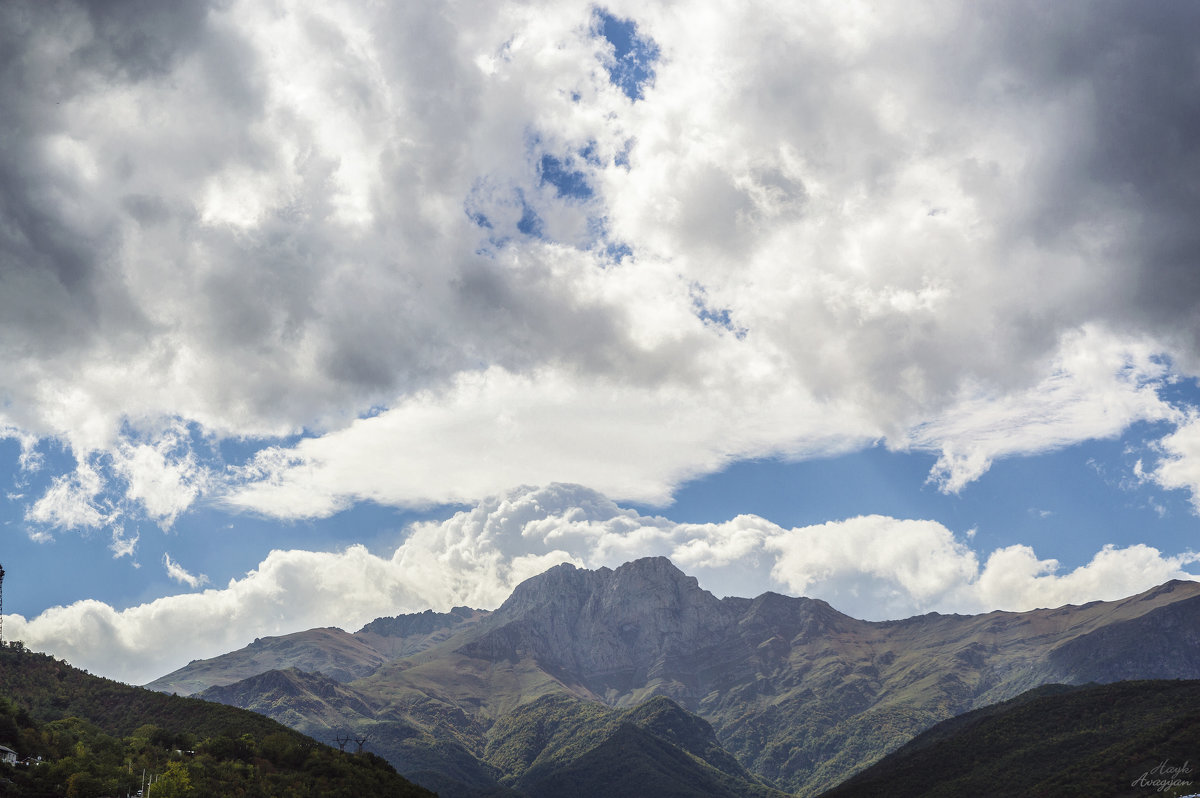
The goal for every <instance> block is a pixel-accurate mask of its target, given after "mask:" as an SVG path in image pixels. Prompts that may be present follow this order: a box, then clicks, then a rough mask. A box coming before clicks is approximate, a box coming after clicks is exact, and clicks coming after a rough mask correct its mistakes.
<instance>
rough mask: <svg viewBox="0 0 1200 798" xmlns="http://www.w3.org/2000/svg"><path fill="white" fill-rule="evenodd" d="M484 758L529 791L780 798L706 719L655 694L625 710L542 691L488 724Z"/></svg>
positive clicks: (542, 794)
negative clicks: (722, 742)
mask: <svg viewBox="0 0 1200 798" xmlns="http://www.w3.org/2000/svg"><path fill="white" fill-rule="evenodd" d="M484 759H485V761H487V762H488V763H489V764H491V765H493V766H494V767H496V768H497V769H498V770H499V771H501V772H502V773H504V774H505V775H504V776H503V777H502V778H501V780H500V781H501V783H502V784H504V785H506V786H510V787H512V788H514V789H515V790H517V791H518V792H519V793H520V794H522V795H528V796H530V797H531V798H554V796H562V795H572V796H575V797H576V798H591V796H595V798H606V796H610V795H626V796H656V797H657V796H662V797H664V798H665V797H666V796H678V797H679V798H687V797H689V796H695V798H785V794H784V793H781V792H779V791H777V790H774V789H771V788H770V787H768V786H766V785H765V784H763V783H761V782H760V781H759V780H758V779H756V778H754V776H752V775H751V774H750V773H748V772H747V771H746V770H745V768H743V767H742V766H741V765H740V764H739V763H738V761H737V760H736V759H734V758H733V757H732V756H730V755H729V753H728V752H726V751H725V749H724V748H722V747H721V745H720V743H718V742H717V739H716V735H715V734H714V733H713V730H712V726H710V725H709V724H708V723H707V722H705V721H704V720H703V719H701V718H698V717H696V716H695V715H692V714H691V713H688V712H686V711H684V710H683V709H682V708H681V707H680V706H679V705H678V704H676V703H675V702H674V701H671V700H670V699H669V698H665V697H662V696H659V697H657V698H652V699H650V700H649V701H646V702H645V703H642V704H639V705H638V706H637V707H634V708H632V709H626V710H614V709H610V708H607V707H604V706H603V705H601V704H597V703H595V702H590V701H581V700H579V699H576V698H571V697H568V696H563V695H555V696H544V697H542V698H539V699H537V700H536V701H532V702H530V703H528V704H524V705H522V706H521V707H519V708H518V709H517V710H515V711H514V712H512V713H509V714H508V715H506V716H505V717H504V718H503V720H501V721H499V722H497V723H496V724H495V726H493V728H492V730H491V733H490V734H489V743H488V746H487V748H486V749H485V751H484Z"/></svg>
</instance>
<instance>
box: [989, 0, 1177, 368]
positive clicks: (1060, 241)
mask: <svg viewBox="0 0 1200 798" xmlns="http://www.w3.org/2000/svg"><path fill="white" fill-rule="evenodd" d="M1197 30H1200V6H1197V5H1196V4H1194V3H1185V2H1165V3H1123V2H1099V3H1088V4H1055V5H1045V4H1036V3H1034V4H1010V3H1006V4H996V5H991V6H988V13H986V14H984V15H983V17H982V20H981V21H980V22H979V26H978V28H977V29H976V34H977V36H978V39H977V40H976V41H974V42H973V44H976V45H977V47H975V48H974V50H973V55H972V56H968V57H967V59H968V61H974V62H975V63H976V64H978V65H979V66H980V67H981V72H984V73H986V70H987V69H988V68H990V67H996V66H998V65H1001V64H1002V66H1003V67H1004V69H1005V70H1006V72H1007V73H1008V74H1007V75H1006V79H1005V85H1006V93H1007V94H1009V96H1010V99H1009V102H1011V104H1012V105H1013V106H1014V107H1016V108H1019V107H1020V106H1022V105H1024V104H1026V103H1034V104H1041V105H1043V106H1053V105H1054V104H1055V103H1064V104H1067V105H1069V106H1070V107H1071V108H1072V109H1073V110H1074V114H1073V115H1072V116H1071V117H1070V118H1068V119H1065V120H1062V121H1063V124H1064V127H1063V128H1062V129H1059V130H1057V131H1054V132H1055V133H1057V139H1054V140H1049V141H1040V142H1036V143H1035V146H1040V147H1042V153H1043V154H1042V158H1041V159H1040V162H1038V163H1037V164H1036V165H1035V168H1034V169H1033V170H1032V171H1031V173H1030V174H1029V175H1028V176H1027V178H1028V183H1027V185H1026V190H1027V192H1028V202H1027V203H1026V204H1025V206H1024V212H1023V213H1020V214H1018V215H1017V216H1016V218H1014V219H1012V223H1011V227H1010V235H1012V236H1013V237H1018V236H1026V237H1028V238H1029V239H1031V240H1033V241H1035V242H1037V243H1039V244H1043V245H1048V246H1051V247H1056V248H1058V247H1061V248H1064V249H1069V248H1071V247H1073V246H1076V245H1077V244H1079V243H1086V241H1082V242H1081V241H1080V239H1081V238H1086V237H1087V236H1088V235H1089V234H1091V235H1095V234H1101V235H1109V236H1111V238H1112V244H1111V245H1110V247H1109V248H1108V249H1107V251H1105V252H1103V253H1102V254H1103V255H1106V256H1108V257H1109V258H1111V259H1112V261H1113V262H1114V265H1115V268H1111V269H1097V273H1096V279H1097V281H1104V282H1106V283H1108V284H1107V285H1106V286H1105V287H1104V290H1103V292H1102V294H1101V297H1100V298H1098V299H1097V300H1096V306H1094V307H1091V308H1089V309H1088V310H1090V311H1091V312H1093V313H1096V314H1098V315H1100V316H1102V317H1109V318H1111V319H1112V320H1113V321H1115V322H1117V323H1119V324H1129V325H1132V326H1133V327H1135V328H1139V329H1143V330H1148V331H1151V332H1153V333H1154V334H1156V335H1159V336H1162V337H1163V338H1166V339H1168V340H1174V341H1176V342H1177V343H1178V344H1179V345H1181V346H1182V347H1183V351H1184V352H1186V353H1187V355H1188V356H1189V357H1190V358H1191V359H1192V362H1191V365H1190V368H1192V369H1193V370H1194V369H1195V368H1196V366H1197V365H1198V364H1200V360H1197V358H1198V357H1200V226H1198V225H1197V222H1196V220H1197V219H1200V44H1198V42H1197V39H1196V36H1195V32H1196V31H1197ZM989 59H995V60H991V61H990V63H989V62H988V60H989ZM976 74H977V75H978V74H979V73H976ZM1029 135H1030V136H1031V137H1039V136H1044V135H1045V132H1044V131H1039V130H1030V131H1029ZM1097 220H1102V221H1103V222H1104V225H1105V227H1104V228H1102V229H1099V230H1092V229H1091V228H1090V225H1091V224H1092V223H1093V222H1095V221H1097Z"/></svg>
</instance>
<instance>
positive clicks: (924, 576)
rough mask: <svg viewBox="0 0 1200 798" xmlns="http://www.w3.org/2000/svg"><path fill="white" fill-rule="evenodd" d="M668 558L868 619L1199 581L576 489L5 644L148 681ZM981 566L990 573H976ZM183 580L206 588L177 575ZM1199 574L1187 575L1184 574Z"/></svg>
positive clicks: (60, 613)
mask: <svg viewBox="0 0 1200 798" xmlns="http://www.w3.org/2000/svg"><path fill="white" fill-rule="evenodd" d="M647 555H665V556H668V557H671V558H672V560H673V561H674V562H675V563H676V565H678V566H679V567H680V568H682V569H683V570H685V571H687V572H688V573H691V574H694V575H696V576H697V577H698V578H699V579H700V583H701V585H702V586H704V587H705V588H707V589H709V590H712V591H714V592H715V593H717V594H718V595H746V596H753V595H758V594H759V593H761V592H763V591H765V590H776V591H780V592H786V593H791V594H797V595H800V594H802V595H808V596H813V597H818V598H824V599H826V600H828V601H830V602H831V603H832V604H833V605H834V606H835V607H837V608H838V609H840V610H842V611H844V612H847V613H849V614H851V615H855V616H857V617H862V618H868V619H885V618H899V617H906V616H909V615H913V614H917V613H923V612H929V611H934V610H936V611H941V612H965V613H971V612H981V611H985V610H991V609H996V608H1002V609H1008V610H1023V609H1032V608H1034V607H1045V606H1050V607H1053V606H1059V605H1062V604H1065V603H1077V604H1078V603H1083V602H1086V601H1091V600H1095V599H1115V598H1119V597H1123V596H1127V595H1132V594H1134V593H1137V592H1139V591H1142V590H1145V589H1147V588H1149V587H1152V586H1154V585H1157V584H1160V583H1162V582H1164V581H1166V580H1168V579H1192V578H1197V577H1196V576H1195V575H1194V574H1195V564H1196V563H1197V562H1198V561H1200V555H1195V554H1191V553H1183V554H1170V553H1163V552H1159V551H1157V550H1155V549H1153V548H1151V547H1148V546H1145V545H1134V546H1130V547H1127V548H1116V547H1113V546H1104V547H1103V548H1102V549H1100V550H1099V551H1097V552H1096V554H1095V556H1094V558H1093V559H1092V560H1091V562H1089V563H1088V564H1086V565H1084V566H1081V567H1079V568H1076V569H1075V570H1073V571H1070V572H1066V573H1060V572H1059V568H1058V564H1057V563H1056V562H1055V561H1053V560H1042V559H1039V558H1038V557H1037V555H1036V553H1035V552H1034V551H1033V550H1032V549H1031V548H1029V547H1027V546H1021V545H1014V546H1009V547H1006V548H1002V549H998V550H996V551H993V552H990V553H988V554H987V556H986V557H981V553H979V552H976V551H975V550H973V549H972V548H971V547H970V545H969V544H968V543H967V542H966V541H965V540H964V538H963V536H962V535H960V534H956V533H955V532H954V531H952V530H949V529H947V528H946V527H944V526H942V525H941V524H938V523H936V522H933V521H923V520H908V519H896V518H889V517H884V516H862V517H857V518H849V519H845V520H842V521H831V522H828V523H825V524H820V525H817V526H810V527H802V528H797V529H784V528H781V527H779V526H777V525H775V524H772V523H770V522H769V521H766V520H764V519H762V518H759V517H757V516H750V515H743V516H739V517H737V518H735V519H733V520H731V521H728V522H726V523H722V524H678V523H675V522H672V521H670V520H668V519H666V518H662V517H657V516H653V517H652V516H643V515H639V514H638V513H636V512H634V511H632V510H629V509H626V508H622V507H620V506H619V505H617V504H615V503H613V502H612V501H610V500H609V499H607V498H605V497H604V496H602V495H600V494H598V493H596V492H594V491H591V490H588V489H584V488H580V487H576V486H570V485H551V486H548V487H546V488H541V489H520V490H514V491H512V492H510V493H508V494H506V495H504V496H499V497H494V498H491V499H488V500H486V501H484V502H482V503H480V504H479V505H477V506H475V507H474V508H472V509H470V510H465V511H462V512H459V513H457V514H455V515H454V516H453V517H451V518H449V519H447V520H446V521H443V522H425V523H420V524H416V525H414V526H413V527H411V528H410V529H409V530H408V532H407V535H406V537H405V539H404V540H403V542H401V543H400V544H399V546H398V547H397V548H396V549H395V551H394V552H392V553H391V554H390V555H386V554H382V555H381V554H372V553H371V552H369V551H368V550H367V549H366V548H365V547H363V546H361V545H354V546H350V547H349V548H346V549H344V550H342V551H337V552H324V553H322V552H308V551H273V552H271V554H270V555H269V556H268V557H267V558H266V559H265V560H263V562H262V563H261V564H260V565H259V566H258V568H257V569H255V570H254V571H251V572H250V573H248V574H246V575H245V576H244V577H242V578H240V579H234V580H231V581H230V582H229V584H228V585H226V586H225V587H222V588H208V589H205V590H203V591H202V592H192V593H188V594H183V595H177V596H170V597H166V598H161V599H158V600H156V601H153V602H151V603H148V604H142V605H138V606H134V607H130V608H128V609H124V610H119V611H118V610H116V609H114V608H112V607H110V606H108V605H106V604H103V603H101V602H99V601H94V600H89V601H81V602H77V603H75V604H72V605H70V606H67V607H55V608H52V609H49V610H47V611H45V612H43V613H42V614H40V615H39V616H37V617H35V618H32V619H26V618H23V617H21V616H19V615H10V616H7V617H6V618H5V632H6V634H7V635H8V636H9V637H10V638H12V639H23V640H24V642H25V643H26V644H27V645H29V646H30V647H32V648H35V649H39V650H46V651H50V652H53V653H54V654H56V655H58V656H61V657H64V658H66V659H67V660H69V661H70V662H72V663H74V664H76V665H78V666H80V667H87V668H89V669H91V670H92V671H94V672H96V673H100V674H104V675H108V676H113V677H115V678H119V679H124V680H127V681H130V682H133V683H142V682H146V681H149V680H151V679H153V678H155V677H157V676H160V675H163V674H165V673H167V672H169V671H171V670H173V669H175V668H177V667H180V666H182V665H183V664H185V663H186V662H187V661H188V660H190V659H193V658H200V657H208V656H214V655H216V654H218V653H222V652H224V651H227V650H230V649H233V648H237V647H240V646H243V645H245V644H247V643H248V642H249V641H250V640H252V639H253V638H255V637H259V636H262V635H271V634H282V633H287V632H293V631H298V630H301V629H305V628H311V627H318V626H340V627H343V628H346V629H348V630H351V631H353V630H355V629H357V628H358V627H359V626H361V625H362V624H364V623H366V622H367V621H369V620H371V619H373V618H375V617H378V616H385V615H393V614H397V613H400V612H406V611H407V612H411V611H420V610H423V609H426V608H430V607H432V608H435V609H438V610H446V609H449V608H450V607H452V606H455V605H464V604H465V605H469V606H474V607H482V608H493V607H495V606H497V605H498V604H500V603H501V602H502V601H503V600H504V599H505V598H506V597H507V596H508V594H509V593H510V592H511V590H512V588H513V587H514V586H515V585H517V584H518V583H519V582H520V581H522V580H524V579H526V578H528V577H530V576H533V575H535V574H537V573H540V572H541V571H543V570H545V569H546V568H548V567H550V566H552V565H555V564H557V563H560V562H571V563H575V564H576V565H579V566H584V567H590V568H595V567H599V566H602V565H603V566H610V567H612V566H616V565H619V564H621V563H622V562H626V561H628V560H630V559H634V558H636V557H641V556H647ZM981 560H982V562H981ZM164 563H165V565H166V567H167V568H168V570H170V571H172V576H173V578H177V579H180V580H182V581H184V582H187V583H188V584H190V585H191V586H192V587H193V588H196V587H199V586H200V584H201V582H202V581H203V580H204V577H196V576H192V575H191V574H189V573H188V572H187V571H186V570H184V569H183V568H182V567H181V566H180V565H179V564H178V563H175V562H174V561H172V560H171V559H170V558H169V557H168V558H166V559H165V561H164ZM1189 568H1191V569H1192V570H1190V571H1189V570H1188V569H1189Z"/></svg>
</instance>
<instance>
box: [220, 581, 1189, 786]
mask: <svg viewBox="0 0 1200 798" xmlns="http://www.w3.org/2000/svg"><path fill="white" fill-rule="evenodd" d="M1148 634H1153V635H1155V636H1154V637H1153V641H1154V644H1155V646H1154V654H1153V655H1152V656H1151V655H1148V654H1147V653H1146V650H1145V649H1146V646H1145V645H1144V643H1143V641H1144V640H1146V639H1147V638H1146V637H1145V635H1148ZM1198 635H1200V585H1197V584H1196V583H1192V582H1171V583H1168V584H1166V585H1163V586H1161V587H1159V588H1156V589H1155V590H1152V591H1148V592H1147V593H1145V594H1142V595H1140V596H1134V597H1130V598H1128V599H1124V600H1121V601H1115V602H1093V603H1091V604H1087V605H1084V606H1081V607H1072V606H1067V607H1060V608H1056V609H1043V610H1034V611H1032V612H1023V613H1011V612H993V613H988V614H986V615H978V616H956V615H938V614H930V615H925V616H920V617H916V618H909V619H906V620H903V621H890V622H883V623H872V622H866V621H861V620H857V619H854V618H851V617H849V616H846V615H844V614H842V613H839V612H837V611H836V610H834V609H833V608H832V607H830V606H829V605H828V604H826V603H825V602H822V601H818V600H813V599H806V598H790V597H786V596H781V595H778V594H772V593H767V594H764V595H761V596H759V597H757V598H755V599H745V598H724V599H718V598H716V597H715V596H713V595H712V594H710V593H708V592H707V591H704V590H702V589H701V588H700V587H699V585H698V584H697V582H696V580H695V579H694V578H691V577H688V576H687V575H685V574H683V573H682V572H681V571H679V570H678V569H677V568H675V567H674V566H673V565H672V564H671V563H670V562H669V561H668V560H666V559H663V558H647V559H643V560H637V561H634V562H631V563H627V564H626V565H623V566H621V567H620V568H617V569H615V570H614V569H607V568H601V569H598V570H595V571H588V570H583V569H577V568H574V567H572V566H570V565H561V566H557V567H555V568H552V569H550V570H549V571H547V572H545V573H543V574H541V575H539V576H536V577H534V578H532V579H529V580H527V581H526V582H524V583H522V584H521V585H519V586H518V587H517V588H516V590H514V592H513V594H512V596H511V597H510V598H509V599H508V600H507V601H506V602H505V603H504V604H503V605H502V606H501V607H500V608H498V609H497V610H496V611H495V612H493V613H491V614H490V615H488V616H486V617H481V618H479V619H478V620H477V621H476V622H474V623H471V624H463V625H462V628H461V629H457V630H455V631H454V632H453V633H452V634H449V635H447V636H445V637H444V638H443V639H440V640H435V641H429V644H428V645H427V646H426V647H425V648H424V649H423V650H422V651H421V652H420V653H419V654H418V655H410V656H405V657H401V658H399V659H396V660H393V661H390V662H387V663H385V664H384V665H382V666H380V667H379V668H378V669H376V670H375V671H374V672H372V673H371V674H370V675H369V676H366V677H363V678H361V679H357V680H355V681H353V682H350V683H348V684H346V685H345V686H346V687H347V688H350V689H352V690H353V691H354V693H355V694H356V695H358V696H360V697H362V699H363V701H364V702H365V703H366V704H368V705H370V706H371V707H373V709H372V712H371V714H370V716H366V715H363V714H361V713H350V714H348V715H346V717H345V721H346V722H347V723H348V724H351V725H353V724H360V725H361V726H362V727H363V728H369V727H371V726H372V724H376V725H378V724H394V725H395V729H396V731H395V733H394V734H382V733H381V734H380V735H379V737H378V738H377V739H378V745H377V747H376V748H375V749H374V750H377V751H378V752H379V753H381V754H382V755H384V756H386V757H387V758H388V759H389V761H391V762H393V764H395V765H396V766H397V768H398V769H400V770H401V772H405V773H413V772H414V770H413V769H412V768H414V767H415V765H414V762H416V761H417V759H419V761H420V767H421V768H422V769H424V770H426V771H429V770H437V769H438V768H441V767H445V766H451V765H452V766H453V767H456V768H460V769H461V768H463V767H464V766H465V763H466V762H467V758H468V757H469V758H473V759H474V761H475V762H476V763H477V764H478V766H479V767H480V768H481V770H480V771H479V773H481V774H483V773H486V772H488V771H489V769H494V768H493V766H492V765H490V764H488V762H486V761H485V760H486V756H485V749H486V746H487V734H488V733H489V729H491V728H492V727H493V726H494V725H495V724H497V723H500V722H502V721H503V719H504V718H505V717H506V716H508V715H510V714H511V713H513V712H516V711H518V710H519V709H520V708H521V707H522V706H523V705H525V704H528V703H530V702H532V701H536V700H537V699H539V698H541V697H543V696H547V695H569V696H573V697H575V698H579V699H583V700H587V701H594V702H600V703H603V704H605V705H607V706H610V707H614V708H628V707H633V706H636V705H637V704H639V703H640V702H642V701H644V700H646V699H648V698H651V697H653V696H658V695H662V696H667V697H669V698H671V699H672V700H673V701H675V702H677V703H678V704H679V705H680V706H681V707H683V708H684V709H686V710H687V711H689V712H692V713H695V714H697V715H699V716H700V717H702V718H704V719H705V720H706V721H707V722H708V723H710V724H711V725H712V728H713V730H714V732H715V734H716V738H717V739H718V740H719V742H720V744H721V745H722V746H723V747H724V749H725V750H727V751H728V752H729V753H730V754H732V755H733V756H734V757H736V758H737V760H738V761H739V762H740V763H741V765H742V766H744V767H745V768H746V769H747V770H748V771H749V772H751V773H753V774H754V775H755V777H757V778H759V779H763V780H765V781H767V782H768V783H771V784H773V785H775V786H777V787H779V788H782V789H785V790H788V791H795V792H798V793H801V794H804V795H812V794H816V793H818V792H820V791H821V790H823V789H827V788H829V787H832V786H833V785H834V784H836V783H838V782H840V781H841V780H843V779H844V778H846V777H847V776H848V775H850V774H852V773H854V772H856V771H858V770H861V769H862V768H864V767H866V766H868V765H870V764H871V763H872V762H874V761H876V760H878V759H879V758H880V757H882V756H883V755H885V754H887V753H888V752H890V751H893V750H895V749H897V748H898V747H900V746H901V745H903V744H904V743H906V742H908V741H909V740H910V739H912V737H913V736H915V735H916V734H918V733H920V732H921V731H923V730H925V729H927V728H929V727H930V726H932V725H933V724H935V723H937V722H938V721H941V720H944V719H946V718H949V717H952V716H954V715H958V714H961V713H963V712H967V711H969V710H972V709H975V708H978V707H981V706H985V705H987V704H991V703H994V702H997V701H1003V700H1005V699H1008V698H1011V697H1013V696H1016V695H1018V694H1020V693H1022V692H1023V691H1025V690H1028V689H1030V688H1032V687H1036V686H1038V685H1041V684H1047V683H1054V682H1061V683H1081V682H1084V681H1089V680H1095V679H1102V680H1103V679H1111V678H1130V677H1142V676H1155V677H1171V678H1176V677H1192V676H1193V675H1200V670H1198V669H1200V654H1198V648H1197V646H1196V644H1195V640H1196V638H1197V636H1198ZM237 703H239V704H240V705H243V706H258V705H260V704H258V703H256V702H255V701H254V699H253V698H252V697H250V696H244V697H243V698H242V699H239V700H238V701H237ZM271 711H272V712H273V713H275V716H277V717H282V715H281V714H280V712H279V708H278V707H276V708H275V709H273V710H271ZM322 712H323V710H322ZM289 722H290V723H293V724H294V725H296V726H297V728H303V729H307V728H312V727H314V726H316V725H319V724H324V725H326V726H329V725H331V724H332V723H333V721H332V719H331V718H330V717H329V716H328V715H323V714H321V712H316V711H313V713H312V714H311V716H307V717H306V718H304V719H293V720H289ZM402 728H415V729H418V730H420V733H418V734H413V733H408V734H407V736H404V735H402V734H401V731H400V730H401V729H402ZM423 735H424V736H423ZM425 739H428V740H440V741H442V744H443V745H445V744H446V741H450V743H451V747H450V749H449V751H448V752H447V751H442V752H439V751H438V750H437V749H436V747H434V746H433V744H432V743H430V744H428V745H426V744H424V743H422V744H421V745H417V744H416V743H415V742H414V741H416V740H425ZM417 752H420V753H421V755H422V756H421V757H418V758H417V759H414V756H415V754H416V753H417ZM443 754H445V755H446V757H447V759H446V760H445V761H443V762H440V763H439V761H438V757H439V756H442V755H443ZM504 776H505V774H499V775H498V776H497V778H503V777H504ZM476 786H479V787H482V786H483V784H482V783H479V784H477V785H476Z"/></svg>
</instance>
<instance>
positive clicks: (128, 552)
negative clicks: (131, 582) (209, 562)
mask: <svg viewBox="0 0 1200 798" xmlns="http://www.w3.org/2000/svg"><path fill="white" fill-rule="evenodd" d="M140 538H141V533H140V532H134V533H133V535H132V536H126V534H125V530H124V529H113V531H112V543H110V544H109V546H108V548H109V550H110V551H112V553H113V559H115V560H119V559H120V558H122V557H129V558H130V559H132V558H133V554H134V552H135V551H137V544H138V540H139V539H140ZM135 567H136V562H135ZM168 570H169V568H168Z"/></svg>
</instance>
